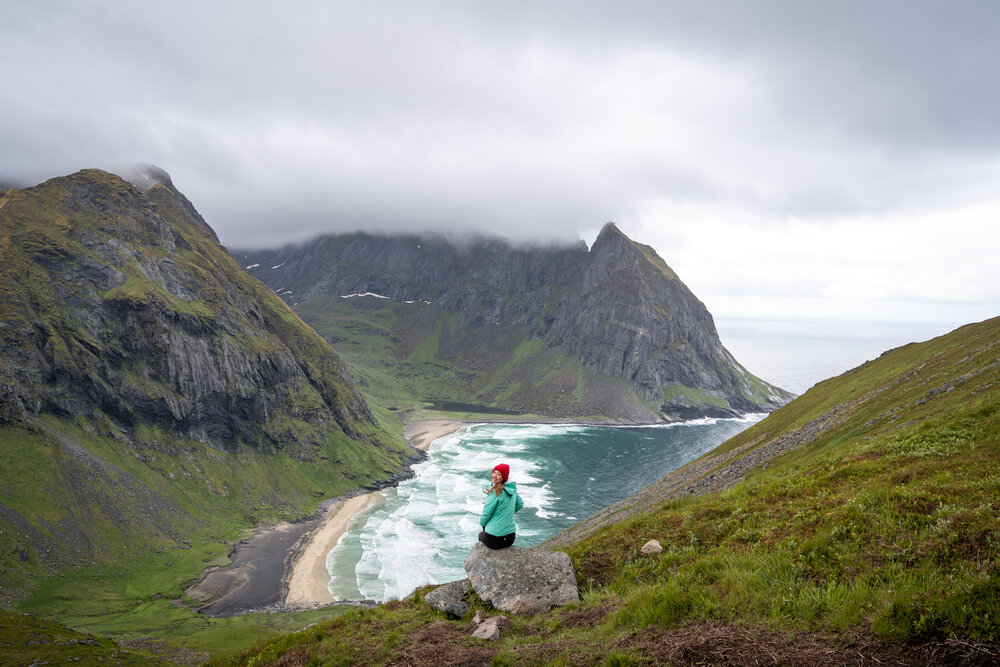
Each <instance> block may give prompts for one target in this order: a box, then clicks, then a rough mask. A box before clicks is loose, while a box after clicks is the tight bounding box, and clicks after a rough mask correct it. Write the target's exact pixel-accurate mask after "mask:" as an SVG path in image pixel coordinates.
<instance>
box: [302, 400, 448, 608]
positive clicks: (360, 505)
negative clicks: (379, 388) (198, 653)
mask: <svg viewBox="0 0 1000 667" xmlns="http://www.w3.org/2000/svg"><path fill="white" fill-rule="evenodd" d="M464 425H465V422H461V421H458V420H454V419H434V420H430V421H420V422H413V423H411V424H406V426H404V427H403V439H404V440H406V442H407V444H409V445H410V446H411V447H413V448H414V449H416V450H418V451H421V452H424V453H425V454H426V452H427V450H428V449H429V448H430V446H431V443H432V442H434V441H435V440H437V439H438V438H443V437H444V436H446V435H451V434H452V433H454V432H455V431H457V430H458V429H460V428H462V426H464ZM379 495H380V491H371V492H369V493H365V494H363V495H359V496H355V497H353V498H348V499H347V500H342V501H340V502H337V503H334V504H333V505H331V506H330V507H329V508H328V509H327V510H326V511H325V512H324V513H323V518H322V519H321V520H320V523H319V525H317V526H316V528H314V529H313V530H311V531H310V532H308V533H306V534H305V535H303V536H302V539H301V546H298V547H297V548H296V549H295V550H294V551H295V553H294V554H293V555H292V566H291V574H290V575H289V577H288V584H287V593H286V594H285V604H286V605H288V606H295V607H313V606H323V605H327V604H333V602H334V599H333V596H332V595H331V594H330V590H329V584H330V573H329V571H328V570H327V568H326V561H327V557H328V555H329V553H330V551H332V550H333V548H334V547H335V546H337V543H338V542H339V541H340V538H341V537H343V535H344V533H346V532H347V527H348V526H349V525H350V522H351V519H353V518H354V517H355V516H356V515H358V514H360V513H361V512H363V511H365V510H366V509H368V508H369V507H370V506H371V504H372V503H373V502H378V496H379Z"/></svg>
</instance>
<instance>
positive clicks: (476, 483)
mask: <svg viewBox="0 0 1000 667" xmlns="http://www.w3.org/2000/svg"><path fill="white" fill-rule="evenodd" d="M718 328H719V333H720V336H721V338H722V342H723V344H724V345H725V346H726V347H727V348H728V349H729V350H730V351H731V352H732V353H733V354H734V355H735V357H736V358H737V359H738V360H739V361H740V362H741V363H742V364H743V365H744V366H745V367H746V368H748V369H749V370H750V371H751V372H752V373H754V374H756V375H758V376H760V377H762V378H764V379H765V380H768V381H769V382H772V383H774V384H776V385H778V386H781V387H784V388H786V389H789V390H791V391H793V392H796V393H803V392H805V391H806V390H808V388H809V387H811V386H812V385H813V384H815V383H816V382H819V381H821V380H824V379H826V378H829V377H833V376H835V375H839V374H840V373H843V372H844V371H847V370H849V369H851V368H854V367H855V366H858V365H860V364H862V363H864V362H865V361H868V360H869V359H874V358H876V357H878V356H879V354H881V353H882V352H884V351H885V350H888V349H891V348H894V347H898V346H899V345H903V344H906V343H908V342H910V341H920V340H927V339H929V338H932V337H934V336H937V335H941V334H944V333H946V332H947V331H949V330H950V329H951V328H953V327H951V326H948V325H932V324H928V325H920V324H902V325H901V324H892V323H859V322H853V323H852V322H780V321H769V320H730V321H725V320H723V321H719V322H718ZM761 418H763V415H750V416H748V417H746V418H744V419H729V420H699V421H695V422H688V423H684V424H675V425H669V426H644V427H630V428H602V427H593V426H574V425H551V424H546V425H510V424H506V425H504V424H488V425H484V424H480V425H475V426H470V427H465V428H463V429H462V430H461V431H459V432H457V433H455V434H453V435H451V436H448V437H445V438H441V439H438V440H436V441H435V442H434V443H432V445H431V447H430V450H429V452H428V454H429V459H428V460H427V461H426V462H424V463H422V464H419V465H417V466H414V472H415V477H414V478H413V479H411V480H408V481H406V482H403V483H402V484H400V485H399V486H398V487H397V488H394V489H387V490H386V491H384V492H383V493H382V496H383V498H384V501H383V498H380V502H379V503H378V504H377V506H372V507H369V509H368V510H366V511H364V512H362V513H361V514H359V515H358V516H356V517H355V518H354V520H353V521H352V523H351V526H350V528H349V530H348V532H347V533H346V534H345V535H344V537H343V538H342V539H341V541H340V543H339V544H338V545H337V547H335V548H334V549H333V551H332V552H331V553H330V555H329V557H328V559H327V568H328V570H329V571H330V573H331V580H330V591H331V593H332V594H333V595H334V598H335V599H338V600H352V599H363V598H367V599H374V600H388V599H393V598H400V597H405V596H406V595H409V594H410V592H411V591H413V589H414V588H416V587H418V586H422V585H425V584H429V583H443V582H446V581H452V580H454V579H459V578H462V577H463V576H464V572H463V570H462V561H463V560H464V558H465V555H466V553H468V550H469V548H470V547H471V546H472V545H473V544H474V542H475V539H476V535H478V533H479V523H478V520H479V511H480V509H481V508H482V504H483V501H484V497H485V496H484V494H483V488H484V487H485V486H486V485H487V482H488V480H489V473H490V471H491V470H492V468H493V466H494V465H495V464H497V463H499V462H506V463H508V464H510V466H511V478H512V479H513V480H515V481H517V483H518V490H519V492H520V493H521V495H522V497H523V498H524V501H525V508H524V509H523V510H522V511H521V512H520V513H518V516H517V526H518V530H517V533H518V537H517V542H516V544H518V545H520V546H532V545H534V544H537V543H539V542H541V541H542V540H544V539H546V538H547V537H549V536H551V535H554V534H555V533H557V532H559V531H561V530H563V529H564V528H566V527H568V526H570V525H571V524H572V523H574V522H575V521H576V520H578V519H582V518H585V517H587V516H589V515H590V514H592V513H594V512H595V511H597V510H599V509H601V508H603V507H606V506H607V505H610V504H611V503H614V502H616V501H618V500H621V499H622V498H625V497H627V496H629V495H631V494H632V493H635V492H636V491H638V490H640V489H642V488H643V487H645V486H647V485H648V484H650V483H651V482H653V481H655V480H657V479H659V478H660V477H663V476H664V475H666V474H668V473H670V472H671V471H673V470H675V469H677V468H679V467H680V466H682V465H684V464H685V463H687V462H689V461H691V460H693V459H695V458H697V457H698V456H701V455H702V454H703V453H705V452H707V451H709V450H711V449H712V448H714V447H716V446H717V445H719V444H721V443H722V442H724V441H725V440H726V439H728V438H729V437H731V436H733V435H735V434H736V433H738V432H739V431H741V430H743V429H745V428H747V427H748V426H750V425H751V424H753V423H755V422H756V421H759V420H760V419H761Z"/></svg>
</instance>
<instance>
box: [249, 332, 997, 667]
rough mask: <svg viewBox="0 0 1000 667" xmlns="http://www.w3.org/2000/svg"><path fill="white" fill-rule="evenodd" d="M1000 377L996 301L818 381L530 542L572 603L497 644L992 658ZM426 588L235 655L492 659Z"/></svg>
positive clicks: (705, 658) (601, 657)
mask: <svg viewBox="0 0 1000 667" xmlns="http://www.w3.org/2000/svg"><path fill="white" fill-rule="evenodd" d="M998 387H1000V317H998V318H994V319H991V320H987V321H984V322H979V323H976V324H970V325H966V326H964V327H961V328H959V329H957V330H955V331H953V332H951V333H949V334H947V335H944V336H941V337H938V338H935V339H933V340H930V341H926V342H923V343H911V344H909V345H906V346H903V347H900V348H897V349H894V350H890V351H888V352H886V353H884V354H883V355H882V356H880V357H879V358H878V359H875V360H873V361H870V362H867V363H866V364H864V365H862V366H860V367H858V368H855V369H853V370H851V371H849V372H847V373H844V374H843V375H841V376H839V377H835V378H831V379H829V380H826V381H824V382H822V383H819V384H817V385H816V386H814V387H813V388H812V389H810V390H809V391H808V392H806V393H805V394H804V395H802V396H800V397H799V398H797V399H796V400H795V401H793V402H791V403H790V404H789V405H787V406H784V407H782V408H780V409H778V410H776V411H775V412H773V413H772V414H770V415H769V416H768V417H767V418H765V419H764V420H762V421H760V422H758V423H757V424H755V425H754V426H752V427H750V428H749V429H747V430H745V431H743V432H741V433H740V434H739V435H737V436H735V437H733V438H732V439H730V440H729V441H727V442H725V443H723V444H722V445H721V446H720V447H718V448H717V449H715V450H713V451H712V452H710V453H708V454H706V455H705V456H704V457H702V458H701V459H699V460H697V461H695V462H692V463H691V464H689V465H688V466H685V467H684V468H681V469H680V470H678V471H676V472H674V473H672V474H671V475H669V476H667V477H665V478H664V479H662V480H660V481H658V482H656V483H654V484H652V485H651V486H650V487H648V488H647V489H645V490H643V491H641V492H640V493H638V494H636V495H634V496H632V497H630V498H628V499H626V500H624V501H622V502H621V503H618V504H616V505H613V506H611V507H610V508H608V509H607V510H605V511H603V512H599V513H597V514H596V515H594V516H593V517H591V518H590V519H587V520H585V521H582V522H580V523H579V524H577V525H576V526H574V527H573V528H571V529H570V530H567V531H565V532H564V533H562V534H560V535H557V536H556V537H554V538H553V539H551V540H549V541H548V542H547V543H543V544H542V545H539V548H550V549H551V548H556V549H560V550H563V551H565V552H567V553H568V554H569V555H570V557H571V559H572V561H573V564H574V567H575V569H576V572H577V580H578V583H579V584H580V587H581V591H583V592H584V593H583V595H582V602H581V603H580V605H579V606H578V607H576V608H574V609H569V610H558V611H553V612H549V613H548V614H546V615H544V616H540V617H536V618H535V619H532V620H531V621H530V622H525V623H524V624H522V625H520V626H518V627H513V628H509V629H508V630H507V631H506V632H505V633H504V635H503V644H502V646H503V653H502V656H503V659H504V661H505V662H507V663H509V664H546V663H548V662H551V661H555V660H562V661H565V662H571V663H574V664H599V663H602V662H617V663H626V664H645V663H647V662H648V663H657V664H659V663H664V664H666V663H671V664H673V663H685V664H686V663H688V662H704V663H706V664H729V663H735V664H756V663H764V662H774V663H787V664H806V663H808V664H829V665H841V664H848V663H849V664H855V663H857V664H869V663H880V664H900V665H931V664H933V665H954V664H968V665H973V664H996V662H997V656H1000V566H998V563H1000V525H998V521H997V511H996V499H997V497H1000V391H998ZM650 539H656V540H658V541H659V542H660V543H661V544H662V546H663V551H662V552H661V553H658V554H652V555H645V554H642V553H641V552H640V547H642V546H643V545H644V544H645V543H646V542H647V541H648V540H650ZM427 591H428V589H423V590H419V591H417V592H416V594H415V595H414V596H413V597H412V598H409V599H407V600H405V601H402V602H395V603H391V604H389V605H385V606H384V607H382V608H380V609H378V610H374V611H370V612H365V614H364V615H363V616H362V615H361V614H351V615H348V616H345V617H342V618H340V619H338V620H337V621H335V622H334V623H333V624H330V625H328V626H320V627H318V628H314V630H315V631H316V637H317V638H320V639H317V640H316V641H312V640H311V639H306V640H303V641H297V642H295V643H292V642H289V641H288V640H287V638H286V639H279V640H276V641H274V642H271V643H268V644H265V645H263V646H261V647H259V648H257V649H254V650H252V651H248V652H246V653H244V654H242V655H241V656H240V657H239V660H241V661H247V662H249V661H251V660H253V659H254V658H256V657H258V656H260V655H267V656H268V659H270V660H275V661H278V660H283V659H286V658H290V657H291V656H292V655H294V659H295V660H297V661H299V662H308V661H310V660H314V661H318V662H337V661H338V660H340V661H348V660H352V661H354V662H355V663H356V664H370V663H368V662H366V660H367V658H366V657H365V656H367V655H374V654H378V655H380V656H381V657H382V660H383V661H385V662H391V661H396V660H398V661H406V660H416V658H415V657H414V656H428V659H429V656H430V655H431V653H433V656H434V657H433V659H435V660H437V661H439V662H448V661H454V662H460V661H462V660H465V661H467V662H471V661H473V660H482V661H484V662H486V661H488V660H489V659H490V656H491V655H492V654H490V653H488V648H484V649H483V650H482V651H480V652H478V653H475V651H476V649H477V647H476V646H473V645H470V644H469V643H468V641H463V639H464V636H465V633H466V632H467V631H466V627H467V625H468V622H469V618H470V617H471V615H472V613H473V611H475V606H476V605H473V609H472V610H470V611H469V613H468V615H467V616H466V617H465V618H463V619H459V620H456V621H451V620H445V619H444V617H443V616H442V615H441V614H440V613H439V612H436V611H432V610H431V608H430V607H429V606H428V605H426V604H425V603H423V602H422V601H421V598H422V596H423V594H425V593H426V592H427ZM401 627H406V628H407V629H408V630H407V633H406V635H405V636H404V637H402V638H401V637H400V636H399V633H398V631H397V629H398V628H401ZM373 628H376V630H374V631H373V630H372V629H373ZM390 633H391V634H390ZM331 636H335V637H337V638H338V640H337V641H330V640H328V637H331ZM437 637H441V638H447V639H441V640H439V641H438V640H435V643H434V646H433V649H432V650H425V647H426V645H427V643H428V642H429V641H432V639H431V638H437ZM379 651H382V653H378V652H379Z"/></svg>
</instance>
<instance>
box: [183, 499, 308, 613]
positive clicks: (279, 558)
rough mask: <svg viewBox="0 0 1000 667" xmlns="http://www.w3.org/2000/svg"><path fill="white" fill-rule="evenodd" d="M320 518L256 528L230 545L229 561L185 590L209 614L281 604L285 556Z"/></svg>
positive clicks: (201, 610) (239, 611) (201, 609)
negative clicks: (251, 534)
mask: <svg viewBox="0 0 1000 667" xmlns="http://www.w3.org/2000/svg"><path fill="white" fill-rule="evenodd" d="M319 521H320V519H319V518H313V519H309V520H306V521H301V522H299V523H280V524H278V525H276V526H269V527H266V528H258V529H257V530H255V531H254V534H253V536H252V537H251V538H249V539H247V540H244V541H243V542H240V543H239V544H238V545H236V546H235V547H234V548H233V550H232V551H231V552H230V558H231V559H232V563H231V564H229V565H227V566H226V567H223V568H217V569H214V570H211V571H209V572H208V573H207V574H206V575H205V576H204V577H203V578H202V580H201V581H200V582H198V583H197V584H196V585H194V586H192V587H191V588H189V589H187V591H185V592H186V593H187V595H189V596H190V597H192V598H194V599H196V600H201V601H202V602H206V603H207V604H206V605H205V606H203V607H201V608H200V609H199V611H200V612H202V613H203V614H207V615H208V616H218V617H223V616H233V615H235V614H241V613H246V612H249V611H252V610H255V609H264V608H267V607H273V606H274V605H277V604H280V603H281V601H282V600H281V598H282V577H283V575H284V573H285V561H286V558H287V557H288V554H289V553H290V552H291V550H292V549H294V547H295V544H296V543H297V542H298V541H299V540H300V539H302V536H303V535H304V534H306V533H307V532H308V531H309V530H310V529H311V528H312V526H314V525H316V524H317V523H318V522H319Z"/></svg>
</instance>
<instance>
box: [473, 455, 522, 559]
mask: <svg viewBox="0 0 1000 667" xmlns="http://www.w3.org/2000/svg"><path fill="white" fill-rule="evenodd" d="M509 475H510V466H509V465H507V464H506V463H500V464H498V465H497V466H496V467H494V468H493V476H492V481H493V486H491V487H490V488H488V489H486V496H487V497H486V505H485V506H484V507H483V513H482V514H481V515H480V516H479V525H480V526H482V527H483V530H482V532H481V533H479V541H480V542H482V543H483V544H485V545H486V546H488V547H489V548H490V549H505V548H507V547H509V546H510V545H512V544H514V512H517V511H518V510H520V509H521V508H522V507H524V501H523V500H521V496H519V495H517V482H508V481H507V477H508V476H509Z"/></svg>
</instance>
